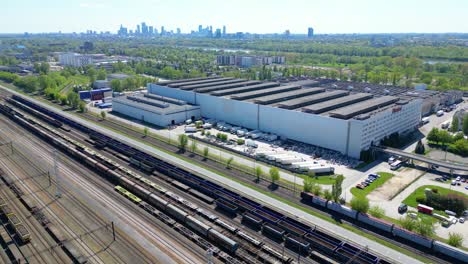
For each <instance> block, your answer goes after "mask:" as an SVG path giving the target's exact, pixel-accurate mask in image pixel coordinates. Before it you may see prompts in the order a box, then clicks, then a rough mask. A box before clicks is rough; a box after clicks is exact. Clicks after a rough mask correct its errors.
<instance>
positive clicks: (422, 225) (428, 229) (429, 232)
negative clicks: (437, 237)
mask: <svg viewBox="0 0 468 264" xmlns="http://www.w3.org/2000/svg"><path fill="white" fill-rule="evenodd" d="M416 232H418V234H420V235H422V236H425V237H433V236H434V234H435V226H434V224H433V223H432V222H431V221H419V222H417V223H416Z"/></svg>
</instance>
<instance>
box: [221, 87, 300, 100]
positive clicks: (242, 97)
mask: <svg viewBox="0 0 468 264" xmlns="http://www.w3.org/2000/svg"><path fill="white" fill-rule="evenodd" d="M299 89H301V86H299V85H286V86H279V87H274V88H269V89H262V90H259V91H251V92H245V93H238V94H234V95H231V96H230V98H231V99H234V100H247V99H252V98H255V97H260V96H265V95H270V94H277V93H281V92H288V91H293V90H299Z"/></svg>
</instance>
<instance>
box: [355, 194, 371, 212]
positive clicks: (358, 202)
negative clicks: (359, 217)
mask: <svg viewBox="0 0 468 264" xmlns="http://www.w3.org/2000/svg"><path fill="white" fill-rule="evenodd" d="M351 208H352V209H353V210H356V211H358V212H360V213H367V211H368V210H369V199H367V198H366V197H356V196H354V197H353V199H351Z"/></svg>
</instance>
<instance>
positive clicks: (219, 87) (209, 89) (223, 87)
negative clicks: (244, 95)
mask: <svg viewBox="0 0 468 264" xmlns="http://www.w3.org/2000/svg"><path fill="white" fill-rule="evenodd" d="M259 83H261V81H246V82H239V83H231V84H224V85H217V86H212V87H207V88H199V89H197V90H196V92H197V93H210V92H214V91H219V90H226V89H229V88H240V87H245V86H249V85H254V84H259Z"/></svg>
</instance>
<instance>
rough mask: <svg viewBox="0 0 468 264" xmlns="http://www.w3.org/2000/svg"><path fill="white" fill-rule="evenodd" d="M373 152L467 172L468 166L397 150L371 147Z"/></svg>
mask: <svg viewBox="0 0 468 264" xmlns="http://www.w3.org/2000/svg"><path fill="white" fill-rule="evenodd" d="M372 148H373V149H374V150H376V151H379V152H385V153H388V154H390V155H393V156H401V157H405V158H409V159H412V160H417V161H422V162H424V163H427V164H432V165H437V166H439V167H441V168H447V169H451V170H457V171H468V166H467V165H462V164H456V163H452V162H446V161H440V160H435V159H431V158H428V157H426V156H424V155H419V154H414V153H408V152H405V151H402V150H399V149H395V148H389V147H377V146H375V147H372Z"/></svg>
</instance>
